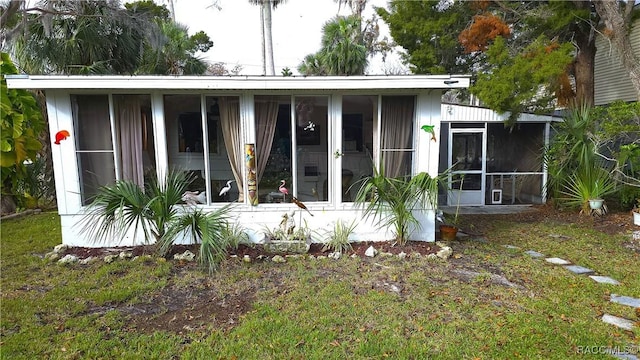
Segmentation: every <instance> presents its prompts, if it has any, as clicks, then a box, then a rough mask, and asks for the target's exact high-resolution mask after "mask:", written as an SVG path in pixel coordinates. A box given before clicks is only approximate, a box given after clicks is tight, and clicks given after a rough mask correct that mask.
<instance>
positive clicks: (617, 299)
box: [610, 294, 640, 308]
mask: <svg viewBox="0 0 640 360" xmlns="http://www.w3.org/2000/svg"><path fill="white" fill-rule="evenodd" d="M610 300H611V302H614V303H616V304H622V305H627V306H631V307H634V308H640V299H636V298H632V297H630V296H622V295H616V294H611V298H610Z"/></svg>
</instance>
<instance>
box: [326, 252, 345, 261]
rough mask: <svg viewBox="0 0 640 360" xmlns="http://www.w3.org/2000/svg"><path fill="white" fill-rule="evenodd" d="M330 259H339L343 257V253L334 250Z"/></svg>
mask: <svg viewBox="0 0 640 360" xmlns="http://www.w3.org/2000/svg"><path fill="white" fill-rule="evenodd" d="M328 257H329V259H334V260H339V259H340V258H341V257H342V253H341V252H340V251H335V252H332V253H330V254H329V255H328Z"/></svg>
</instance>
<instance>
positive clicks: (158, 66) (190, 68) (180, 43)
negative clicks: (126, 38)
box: [136, 21, 213, 75]
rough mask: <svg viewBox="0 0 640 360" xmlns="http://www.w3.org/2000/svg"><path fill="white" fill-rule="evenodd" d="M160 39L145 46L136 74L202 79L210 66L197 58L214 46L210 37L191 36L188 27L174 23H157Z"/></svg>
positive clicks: (205, 35) (198, 33)
mask: <svg viewBox="0 0 640 360" xmlns="http://www.w3.org/2000/svg"><path fill="white" fill-rule="evenodd" d="M157 26H158V28H159V30H160V33H161V36H160V37H159V38H158V39H157V40H156V41H150V42H148V43H147V44H146V45H145V48H144V54H143V56H142V63H141V64H140V67H139V68H138V69H137V70H136V73H137V74H166V75H202V74H204V73H205V72H206V71H207V63H206V62H205V61H204V60H202V59H200V58H198V57H197V56H196V53H197V52H206V51H209V49H210V48H211V47H212V46H213V42H212V41H211V40H210V39H209V36H207V34H205V33H204V32H202V31H200V32H197V33H196V34H194V35H192V36H189V34H188V31H187V27H186V26H184V25H181V24H176V23H174V22H172V21H164V22H158V23H157Z"/></svg>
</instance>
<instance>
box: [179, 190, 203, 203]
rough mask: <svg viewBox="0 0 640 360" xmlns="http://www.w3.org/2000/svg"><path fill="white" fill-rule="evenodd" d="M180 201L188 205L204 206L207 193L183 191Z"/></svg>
mask: <svg viewBox="0 0 640 360" xmlns="http://www.w3.org/2000/svg"><path fill="white" fill-rule="evenodd" d="M182 201H184V202H186V203H187V204H188V205H196V204H205V203H206V202H207V192H206V191H203V192H199V191H185V192H184V194H182Z"/></svg>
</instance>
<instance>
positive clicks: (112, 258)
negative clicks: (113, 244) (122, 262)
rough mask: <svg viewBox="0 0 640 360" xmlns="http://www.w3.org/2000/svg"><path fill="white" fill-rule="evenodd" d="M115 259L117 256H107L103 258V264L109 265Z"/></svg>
mask: <svg viewBox="0 0 640 360" xmlns="http://www.w3.org/2000/svg"><path fill="white" fill-rule="evenodd" d="M117 258H118V255H107V256H105V257H104V262H106V263H107V264H111V263H112V262H114V261H115V260H116V259H117Z"/></svg>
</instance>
